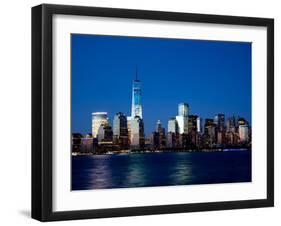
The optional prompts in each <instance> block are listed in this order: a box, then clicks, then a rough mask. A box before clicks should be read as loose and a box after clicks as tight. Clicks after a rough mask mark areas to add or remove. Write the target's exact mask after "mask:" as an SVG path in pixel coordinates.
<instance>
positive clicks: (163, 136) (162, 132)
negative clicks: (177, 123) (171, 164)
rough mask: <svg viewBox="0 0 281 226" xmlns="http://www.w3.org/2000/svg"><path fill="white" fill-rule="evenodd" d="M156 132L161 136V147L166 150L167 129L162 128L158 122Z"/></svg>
mask: <svg viewBox="0 0 281 226" xmlns="http://www.w3.org/2000/svg"><path fill="white" fill-rule="evenodd" d="M156 132H157V133H158V134H159V147H160V148H165V147H166V134H165V128H163V127H162V125H161V122H160V120H158V121H157V124H156Z"/></svg>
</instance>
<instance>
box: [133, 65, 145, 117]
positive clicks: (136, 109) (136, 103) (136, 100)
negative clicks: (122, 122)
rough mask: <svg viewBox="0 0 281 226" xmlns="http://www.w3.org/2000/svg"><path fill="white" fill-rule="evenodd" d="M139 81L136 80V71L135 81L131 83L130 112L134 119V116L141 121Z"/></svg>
mask: <svg viewBox="0 0 281 226" xmlns="http://www.w3.org/2000/svg"><path fill="white" fill-rule="evenodd" d="M141 99H142V98H141V81H140V80H139V79H138V71H137V70H136V79H135V80H134V81H133V87H132V112H131V116H132V118H133V119H134V118H135V117H136V116H138V117H140V118H141V119H142V100H141Z"/></svg>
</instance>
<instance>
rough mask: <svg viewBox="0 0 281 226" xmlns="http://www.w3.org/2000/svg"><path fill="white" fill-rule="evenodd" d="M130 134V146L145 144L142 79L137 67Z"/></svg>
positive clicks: (138, 146) (135, 146) (129, 126)
mask: <svg viewBox="0 0 281 226" xmlns="http://www.w3.org/2000/svg"><path fill="white" fill-rule="evenodd" d="M127 124H128V135H129V140H130V147H131V148H132V149H139V148H142V147H143V146H144V123H143V118H142V104H141V81H140V80H139V79H138V70H137V68H136V79H135V80H133V87H132V109H131V116H129V117H127Z"/></svg>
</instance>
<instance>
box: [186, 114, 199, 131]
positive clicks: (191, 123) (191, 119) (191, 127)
mask: <svg viewBox="0 0 281 226" xmlns="http://www.w3.org/2000/svg"><path fill="white" fill-rule="evenodd" d="M197 118H198V116H197V115H189V116H188V133H192V132H197Z"/></svg>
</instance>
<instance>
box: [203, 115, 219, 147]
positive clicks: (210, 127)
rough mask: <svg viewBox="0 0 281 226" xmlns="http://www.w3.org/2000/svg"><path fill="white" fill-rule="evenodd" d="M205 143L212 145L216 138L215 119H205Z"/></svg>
mask: <svg viewBox="0 0 281 226" xmlns="http://www.w3.org/2000/svg"><path fill="white" fill-rule="evenodd" d="M204 134H205V144H206V145H208V146H211V145H213V144H214V143H215V140H216V131H215V124H214V120H213V119H205V126H204Z"/></svg>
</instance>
